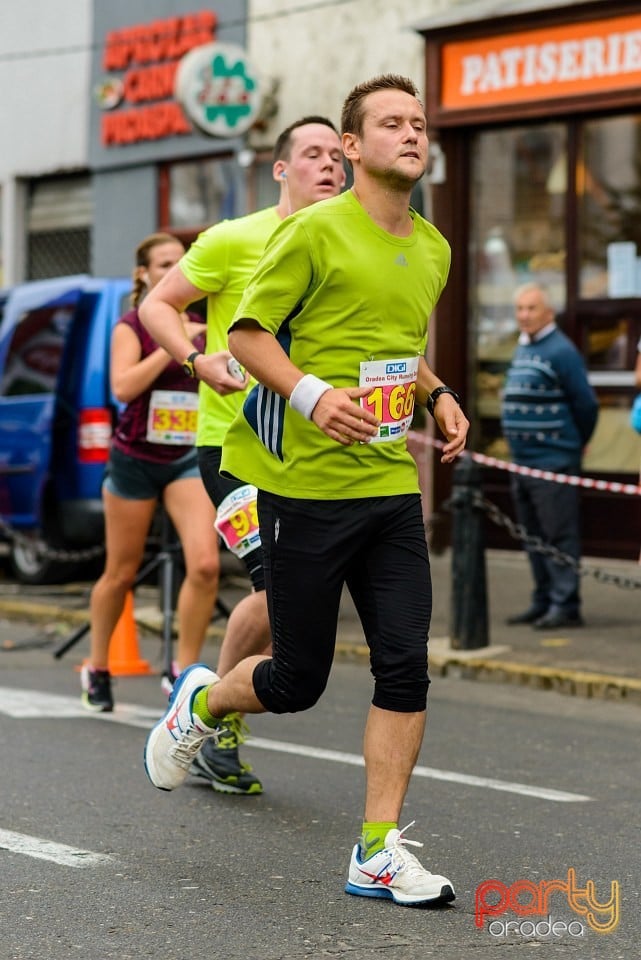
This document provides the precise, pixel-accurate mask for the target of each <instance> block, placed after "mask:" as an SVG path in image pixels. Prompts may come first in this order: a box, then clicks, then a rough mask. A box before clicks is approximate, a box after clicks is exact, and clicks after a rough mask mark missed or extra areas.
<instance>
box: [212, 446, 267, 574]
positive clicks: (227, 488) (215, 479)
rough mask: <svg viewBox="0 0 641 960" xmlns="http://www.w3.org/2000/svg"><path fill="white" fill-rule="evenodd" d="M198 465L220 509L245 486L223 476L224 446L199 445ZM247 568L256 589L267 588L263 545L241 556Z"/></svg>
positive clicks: (238, 481) (240, 482)
mask: <svg viewBox="0 0 641 960" xmlns="http://www.w3.org/2000/svg"><path fill="white" fill-rule="evenodd" d="M197 451H198V466H199V468H200V475H201V477H202V479H203V483H204V485H205V489H206V490H207V493H208V494H209V499H210V500H211V502H212V503H213V505H214V506H215V507H216V509H218V507H219V506H220V505H221V503H222V502H223V500H224V499H225V497H226V496H228V495H229V494H230V493H232V492H233V491H234V490H238V489H239V487H244V486H245V482H244V481H243V480H237V479H236V478H233V479H231V478H229V477H223V476H221V474H220V463H221V460H222V455H223V448H222V447H198V448H197ZM240 559H241V561H242V562H243V563H244V564H245V567H246V568H247V573H248V574H249V576H250V578H251V582H252V585H253V587H254V590H264V589H265V574H264V572H263V551H262V547H261V546H260V544H259V546H258V547H256V548H255V549H254V550H252V551H251V552H250V553H246V554H245V555H244V556H243V557H241V558H240Z"/></svg>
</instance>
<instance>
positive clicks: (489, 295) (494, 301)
mask: <svg viewBox="0 0 641 960" xmlns="http://www.w3.org/2000/svg"><path fill="white" fill-rule="evenodd" d="M566 167H567V160H566V133H565V127H564V126H562V125H560V124H546V125H542V126H532V127H516V128H511V129H509V130H492V131H485V132H481V133H479V134H478V136H477V137H476V139H475V142H474V146H473V151H472V196H471V203H472V218H471V219H472V229H471V265H472V277H471V283H472V286H471V297H470V307H471V310H472V318H471V320H472V322H471V325H470V330H471V335H472V342H471V344H470V354H471V357H472V370H473V375H474V384H473V390H472V393H473V395H474V396H475V397H476V417H475V418H474V421H475V430H476V432H477V436H476V438H475V443H476V445H477V447H478V448H479V449H481V450H482V451H484V452H487V453H490V454H491V455H494V456H506V455H507V447H506V445H505V442H504V440H503V438H502V436H501V434H500V422H499V416H500V399H501V390H502V387H503V381H504V378H505V371H506V369H507V366H508V364H509V361H510V359H511V357H512V353H513V351H514V347H515V345H516V341H517V336H518V328H517V324H516V320H515V317H514V308H513V297H514V290H515V288H516V287H517V286H518V285H519V284H521V283H526V282H528V281H537V282H539V283H543V284H545V285H546V286H547V288H548V289H549V291H550V295H551V298H552V301H553V303H554V304H555V306H557V307H559V308H560V307H562V306H563V305H564V304H565V255H566V251H565V198H566V188H565V183H566V181H567V169H566Z"/></svg>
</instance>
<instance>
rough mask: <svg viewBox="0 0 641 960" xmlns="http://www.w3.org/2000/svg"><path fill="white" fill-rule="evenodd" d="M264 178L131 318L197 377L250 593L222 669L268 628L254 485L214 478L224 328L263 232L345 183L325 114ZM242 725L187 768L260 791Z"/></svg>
mask: <svg viewBox="0 0 641 960" xmlns="http://www.w3.org/2000/svg"><path fill="white" fill-rule="evenodd" d="M272 172H273V177H274V179H275V180H276V182H277V183H278V184H279V186H280V197H279V202H278V204H277V205H276V206H275V207H268V208H267V209H265V210H260V211H258V212H257V213H252V214H249V215H248V216H246V217H240V218H238V219H236V220H225V221H223V222H222V223H218V224H215V225H214V226H213V227H210V228H209V229H208V230H205V231H204V232H203V233H202V234H200V236H199V237H198V239H197V240H196V241H195V243H194V244H192V246H191V247H190V248H189V250H188V251H187V253H186V254H185V256H184V257H183V258H182V259H181V260H180V262H179V263H178V264H177V265H176V266H175V267H174V268H173V269H172V270H171V271H170V272H169V273H168V274H167V276H166V277H164V278H163V281H162V282H161V283H160V284H158V286H157V287H154V289H153V291H151V292H150V294H149V295H148V296H147V297H146V298H145V300H144V302H143V304H142V306H141V308H140V315H141V317H142V321H143V323H144V324H145V326H146V327H147V328H148V329H149V331H150V332H151V334H152V336H153V337H154V339H155V340H156V342H157V343H159V344H160V345H161V346H163V347H165V349H166V350H168V352H169V353H171V355H172V356H173V357H174V358H175V359H176V360H179V361H180V362H184V365H185V370H186V372H188V373H190V374H191V375H192V376H195V377H197V378H198V379H200V380H201V381H202V384H201V386H200V390H199V402H198V430H197V438H196V446H197V448H198V464H199V467H200V472H201V475H202V478H203V482H204V484H205V487H206V488H207V492H208V493H209V496H210V498H211V500H212V501H213V503H214V506H215V507H216V510H217V514H218V517H217V526H218V529H219V531H220V533H221V536H222V537H223V538H224V539H225V541H226V542H227V545H228V546H229V548H230V549H231V550H232V551H233V552H234V553H235V554H236V555H237V556H238V557H239V558H240V559H241V560H242V562H243V563H244V564H245V566H246V568H247V571H248V573H249V576H250V578H251V581H252V585H253V588H254V589H253V592H252V593H250V594H249V595H248V596H247V597H244V598H243V599H242V600H241V601H240V602H239V603H238V604H237V605H236V606H235V607H234V609H233V611H232V613H231V616H230V618H229V622H228V624H227V629H226V631H225V637H224V640H223V644H222V647H221V651H220V657H219V661H218V667H217V670H218V672H219V674H220V675H224V674H225V673H226V672H227V671H228V670H230V669H231V668H232V667H233V666H235V665H236V663H238V662H239V661H240V660H242V659H243V658H244V657H245V656H248V655H249V654H255V653H264V652H269V648H270V643H271V633H270V629H269V619H268V615H267V604H266V602H265V581H264V576H263V562H262V550H261V545H260V536H259V531H258V522H257V516H256V490H255V488H254V487H253V486H252V485H249V484H247V483H246V482H245V481H242V482H241V481H238V480H230V479H225V478H223V477H221V476H220V473H219V470H220V460H221V453H222V445H223V440H224V438H225V435H226V433H227V429H228V427H229V425H230V424H231V422H232V421H233V419H234V417H235V415H236V413H237V412H238V411H239V410H240V409H241V407H242V404H243V401H244V399H245V396H246V388H247V386H248V383H249V378H248V377H247V376H243V375H242V374H241V377H240V380H238V379H236V378H235V377H234V376H233V375H232V374H230V372H229V370H228V366H227V364H228V361H230V360H231V359H232V357H231V354H230V353H229V350H228V349H227V330H228V328H229V326H230V324H231V322H232V319H233V316H234V312H235V310H236V308H237V306H238V304H239V302H240V299H241V297H242V295H243V292H244V290H245V286H246V284H247V282H248V280H249V278H250V277H251V275H252V273H253V271H254V269H255V267H256V264H257V262H258V260H259V258H260V256H261V255H262V253H263V250H264V248H265V244H266V243H267V240H268V238H269V237H270V236H271V234H272V233H273V232H274V230H275V229H276V227H277V226H278V225H279V224H280V223H281V221H282V220H284V219H285V218H286V217H288V216H289V215H290V214H291V213H294V212H295V211H296V210H299V209H301V208H302V207H305V206H307V205H308V204H313V203H316V202H317V201H319V200H324V199H326V198H328V197H334V196H335V195H336V194H337V193H338V192H339V191H340V189H341V187H342V186H343V184H344V182H345V172H344V167H343V153H342V150H341V144H340V140H339V137H338V133H337V132H336V129H335V127H334V125H333V124H332V123H331V121H329V120H327V119H326V118H325V117H318V116H308V117H303V118H302V119H300V120H297V121H295V122H294V123H292V124H290V125H289V126H288V127H287V128H286V129H285V130H283V131H282V133H281V134H280V135H279V137H278V138H277V140H276V144H275V147H274V164H273V170H272ZM205 295H206V296H207V345H206V353H205V354H201V353H197V352H194V348H193V344H192V343H191V342H190V340H189V339H188V337H187V336H186V333H185V329H184V325H183V321H182V319H181V313H182V311H183V310H184V309H185V307H186V306H187V305H188V304H189V303H192V302H193V301H194V300H198V299H200V298H201V297H203V296H205ZM245 731H246V727H245V724H244V722H242V721H241V718H240V716H239V714H238V713H237V712H236V711H233V712H232V714H231V715H230V717H228V718H227V724H226V729H225V733H224V735H222V736H221V737H220V739H219V742H218V744H215V743H214V742H213V741H212V740H208V741H207V742H206V743H205V744H204V745H203V749H202V751H201V752H200V753H199V754H198V756H197V757H195V759H194V763H193V764H192V773H194V774H195V775H197V776H202V777H204V778H206V779H209V780H210V781H211V784H212V786H213V787H214V789H216V790H218V791H221V792H227V793H242V794H255V793H260V792H261V790H262V786H261V783H260V780H259V779H258V778H257V776H256V774H255V773H254V772H253V771H252V770H251V769H250V768H249V766H248V765H247V764H245V763H242V762H241V761H240V759H239V756H238V743H239V742H240V741H242V739H243V738H244V733H245Z"/></svg>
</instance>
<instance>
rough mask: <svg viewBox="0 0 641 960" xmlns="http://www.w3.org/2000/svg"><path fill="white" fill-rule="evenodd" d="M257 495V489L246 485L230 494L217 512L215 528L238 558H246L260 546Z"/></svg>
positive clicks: (248, 484)
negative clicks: (247, 554) (246, 555)
mask: <svg viewBox="0 0 641 960" xmlns="http://www.w3.org/2000/svg"><path fill="white" fill-rule="evenodd" d="M257 493H258V491H257V490H256V487H253V486H252V485H251V484H250V483H246V484H245V485H244V486H243V487H239V488H238V489H237V490H232V492H231V493H228V494H227V496H226V497H225V499H224V500H223V501H222V503H221V504H220V506H219V507H218V509H217V511H216V522H215V524H214V526H215V527H216V530H217V531H218V533H219V534H220V536H221V537H222V539H223V540H224V542H225V545H226V546H227V548H228V549H229V550H231V552H232V553H235V554H236V556H237V557H244V556H245V554H246V553H249V552H250V550H255V549H256V547H259V546H260V533H259V530H258V510H257V508H256V495H257Z"/></svg>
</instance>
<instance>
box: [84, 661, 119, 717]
mask: <svg viewBox="0 0 641 960" xmlns="http://www.w3.org/2000/svg"><path fill="white" fill-rule="evenodd" d="M80 683H81V686H82V694H81V700H82V702H83V704H84V706H85V707H86V708H87V710H93V711H94V712H95V713H111V711H112V710H113V708H114V698H113V695H112V693H111V674H110V673H109V671H108V670H92V669H91V668H90V667H88V666H87V665H86V664H85V666H83V668H82V670H81V673H80Z"/></svg>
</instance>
